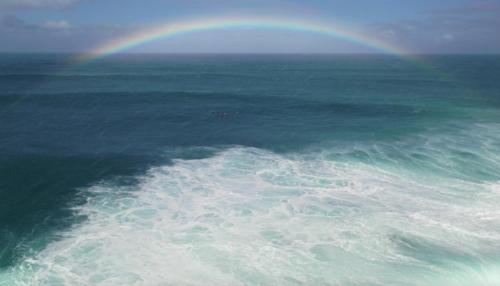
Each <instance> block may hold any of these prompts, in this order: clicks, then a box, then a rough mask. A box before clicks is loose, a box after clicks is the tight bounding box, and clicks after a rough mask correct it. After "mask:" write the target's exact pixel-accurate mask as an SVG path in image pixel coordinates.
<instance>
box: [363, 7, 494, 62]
mask: <svg viewBox="0 0 500 286" xmlns="http://www.w3.org/2000/svg"><path fill="white" fill-rule="evenodd" d="M498 27H500V1H493V0H471V1H468V2H466V3H463V4H461V5H456V6H452V7H449V8H447V9H440V10H432V11H427V12H426V13H425V14H424V15H422V17H421V18H419V19H414V20H401V21H396V22H390V23H378V24H376V25H373V26H372V27H370V28H369V33H372V34H375V35H377V36H379V37H381V38H384V39H385V40H387V41H390V42H393V43H395V44H396V45H401V46H406V47H411V49H412V50H413V51H414V52H417V53H499V52H500V37H498Z"/></svg>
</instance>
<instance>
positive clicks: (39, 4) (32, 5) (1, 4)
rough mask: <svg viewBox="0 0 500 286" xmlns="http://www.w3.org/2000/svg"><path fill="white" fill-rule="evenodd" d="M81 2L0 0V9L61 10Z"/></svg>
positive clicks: (75, 0)
mask: <svg viewBox="0 0 500 286" xmlns="http://www.w3.org/2000/svg"><path fill="white" fill-rule="evenodd" d="M78 2H81V0H0V8H11V9H41V8H63V7H67V6H70V5H73V4H76V3H78Z"/></svg>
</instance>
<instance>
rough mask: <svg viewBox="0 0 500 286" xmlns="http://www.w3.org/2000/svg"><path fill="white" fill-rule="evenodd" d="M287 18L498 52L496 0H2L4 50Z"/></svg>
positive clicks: (286, 39)
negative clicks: (207, 22) (205, 23)
mask: <svg viewBox="0 0 500 286" xmlns="http://www.w3.org/2000/svg"><path fill="white" fill-rule="evenodd" d="M228 16H231V17H233V18H234V17H261V16H262V17H267V18H269V17H271V18H272V17H285V18H287V19H288V18H289V19H297V20H305V21H321V22H325V23H335V24H340V25H342V26H343V27H348V28H349V29H350V30H352V31H356V32H357V33H360V34H364V35H369V36H370V37H372V38H376V39H379V40H380V41H382V42H385V43H389V44H391V45H393V46H397V47H401V48H404V49H405V50H408V51H411V52H412V53H417V54H436V53H439V54H457V53H459V54H470V53H473V54H492V53H494V54H497V53H499V52H500V0H439V1H436V0H432V1H431V0H419V1H409V0H408V1H406V0H405V1H403V0H377V1H374V0H0V52H88V51H91V50H92V49H94V48H95V47H98V46H100V45H103V44H105V43H107V42H109V41H112V40H115V39H120V38H123V37H127V36H128V35H131V34H134V33H136V32H137V31H141V30H144V29H150V28H153V27H156V26H159V25H161V24H163V23H175V22H179V21H190V20H196V19H202V18H207V17H210V18H216V19H217V18H224V17H228ZM127 52H140V53H146V52H153V53H190V52H192V53H370V52H377V51H376V50H373V49H372V48H370V47H367V46H364V45H360V44H356V43H351V42H347V41H345V40H344V39H339V38H335V37H327V36H325V35H319V34H313V33H308V32H300V31H288V30H280V29H258V28H253V29H216V30H209V31H202V32H196V33H189V34H183V35H179V36H176V37H173V38H165V39H159V40H156V41H152V42H149V43H146V44H144V45H140V46H137V47H134V48H132V49H130V50H127Z"/></svg>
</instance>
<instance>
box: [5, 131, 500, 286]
mask: <svg viewBox="0 0 500 286" xmlns="http://www.w3.org/2000/svg"><path fill="white" fill-rule="evenodd" d="M498 127H499V126H483V127H481V126H477V127H476V130H480V132H483V134H477V135H482V136H483V138H484V139H492V140H497V139H498V136H496V137H494V138H492V137H491V136H489V135H488V130H491V129H489V128H498ZM434 138H435V139H434V140H436V141H435V142H432V141H431V142H427V144H426V145H428V146H427V147H426V148H425V149H423V150H422V149H418V148H416V147H414V148H415V149H414V150H411V148H412V146H405V148H402V149H400V150H397V151H398V152H407V154H406V155H407V156H409V157H413V158H415V159H413V160H411V161H412V162H411V164H418V163H419V162H420V161H421V160H423V158H424V155H423V154H430V153H432V152H446V154H442V155H443V158H447V159H442V160H441V161H437V160H436V161H435V162H434V163H433V164H435V167H436V168H443V172H448V176H435V177H434V178H432V179H429V178H428V176H432V175H430V174H415V173H412V174H410V173H408V172H405V170H401V171H398V170H394V169H393V170H389V168H383V167H382V166H381V165H378V164H375V165H369V164H363V163H353V162H337V161H335V160H332V158H334V157H335V156H336V154H337V153H336V152H334V151H332V150H330V152H328V151H327V150H324V151H323V152H321V153H318V152H316V153H307V154H293V155H287V156H283V155H278V154H275V153H273V152H270V151H265V150H262V149H257V148H247V147H232V148H227V149H223V150H222V149H221V150H219V151H217V150H214V151H217V153H216V155H215V156H213V157H211V158H206V159H195V160H176V161H175V162H174V163H173V164H172V165H168V166H161V167H155V168H152V169H150V170H149V171H148V172H147V173H146V174H145V175H143V176H141V177H139V178H138V179H137V181H138V182H137V183H136V184H135V185H133V186H130V185H127V184H122V183H120V179H119V178H117V179H116V180H112V181H107V182H102V183H100V184H98V185H95V186H93V187H91V188H90V189H87V190H83V191H82V194H81V195H82V196H85V197H87V203H85V204H83V205H82V206H79V207H77V208H76V210H77V212H78V213H79V214H80V215H83V216H85V217H87V220H86V221H85V222H83V223H81V224H79V225H76V226H75V227H73V228H72V229H71V230H68V231H66V232H64V233H63V234H62V236H61V239H60V240H58V241H56V242H53V243H51V244H50V245H49V246H48V247H47V248H46V249H44V250H43V251H42V252H40V253H38V254H37V255H36V256H35V257H32V258H30V259H27V260H26V261H25V262H23V263H21V264H20V265H19V266H17V267H16V268H15V269H14V270H13V273H11V274H10V275H12V277H13V281H12V283H13V284H16V285H143V284H144V285H146V284H147V285H192V284H198V283H200V281H204V283H206V284H208V285H313V284H314V285H443V284H449V285H495V284H497V283H499V282H500V275H499V273H500V265H499V264H498V260H497V257H498V256H497V255H498V254H500V253H499V249H498V242H500V231H499V230H500V224H499V218H500V211H499V210H498V206H497V203H496V202H498V201H500V182H497V183H489V184H484V183H478V182H474V181H471V180H470V179H467V178H466V176H465V174H461V173H460V172H459V171H456V170H444V169H445V168H446V167H447V166H453V165H454V162H453V161H454V160H456V158H453V156H452V154H453V150H455V151H456V152H458V150H459V149H455V148H458V146H449V147H448V148H441V149H442V150H433V148H434V147H435V146H443V145H442V144H443V142H439V141H440V140H443V138H439V137H438V135H436V136H435V137H434ZM456 139H457V140H460V139H461V138H460V137H457V138H456ZM415 140H418V139H417V138H415ZM449 143H450V144H453V143H451V142H449ZM480 147H481V149H482V152H481V153H478V154H475V155H476V156H484V157H483V158H482V159H484V160H485V161H486V162H487V161H490V164H494V165H495V166H497V167H498V164H500V161H499V157H498V156H495V157H491V158H488V157H487V156H490V155H491V153H489V152H491V150H489V146H488V143H486V144H483V145H482V146H480ZM372 148H373V149H372V150H361V149H359V150H356V152H358V153H360V154H365V155H366V156H367V157H368V158H369V160H373V161H381V159H382V158H380V157H381V156H387V158H386V159H387V160H390V153H386V152H385V151H386V150H384V149H385V148H387V146H383V145H380V146H373V147H372ZM375 150H378V152H376V151H375ZM471 155H472V154H471ZM377 157H378V158H377ZM400 163H403V162H400ZM486 169H487V168H486ZM424 175H427V176H424Z"/></svg>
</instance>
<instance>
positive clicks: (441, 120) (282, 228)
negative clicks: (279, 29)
mask: <svg viewBox="0 0 500 286" xmlns="http://www.w3.org/2000/svg"><path fill="white" fill-rule="evenodd" d="M72 57H73V55H67V54H59V55H58V54H1V55H0V285H2V286H3V285H5V286H11V285H30V286H36V285H44V286H45V285H47V286H48V285H50V286H53V285H54V286H57V285H72V286H76V285H106V286H108V285H146V286H149V285H342V286H351V285H356V286H361V285H364V286H365V285H366V286H368V285H380V286H382V285H440V286H442V285H464V286H471V285H474V286H479V285H488V286H493V285H500V56H473V55H454V56H428V57H425V58H424V59H423V60H422V61H424V62H425V63H422V62H417V63H416V62H413V61H408V60H407V59H402V58H396V57H392V56H381V55H139V54H136V55H134V54H130V55H119V56H112V57H108V58H104V59H100V60H98V61H94V62H87V63H80V64H74V63H72Z"/></svg>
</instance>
